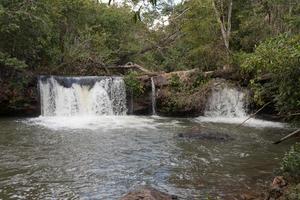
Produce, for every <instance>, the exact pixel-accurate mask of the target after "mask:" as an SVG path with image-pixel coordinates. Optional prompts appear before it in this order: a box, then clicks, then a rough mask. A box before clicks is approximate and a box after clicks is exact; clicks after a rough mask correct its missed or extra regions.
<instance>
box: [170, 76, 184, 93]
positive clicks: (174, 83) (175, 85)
mask: <svg viewBox="0 0 300 200" xmlns="http://www.w3.org/2000/svg"><path fill="white" fill-rule="evenodd" d="M170 87H171V88H172V89H173V90H177V91H179V90H181V87H182V83H181V80H180V77H179V76H178V75H177V74H172V76H171V78H170Z"/></svg>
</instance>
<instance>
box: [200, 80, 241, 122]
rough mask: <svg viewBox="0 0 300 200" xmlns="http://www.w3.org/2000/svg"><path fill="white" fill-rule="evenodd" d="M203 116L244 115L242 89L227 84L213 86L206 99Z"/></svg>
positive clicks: (231, 116) (239, 116)
mask: <svg viewBox="0 0 300 200" xmlns="http://www.w3.org/2000/svg"><path fill="white" fill-rule="evenodd" d="M208 102H209V104H208V105H207V106H206V110H205V116H207V117H228V118H233V117H238V118H242V117H246V116H247V113H246V99H245V94H244V92H242V91H239V90H237V89H236V88H234V87H228V86H227V85H221V87H216V88H214V91H213V92H212V95H211V97H210V98H209V99H208Z"/></svg>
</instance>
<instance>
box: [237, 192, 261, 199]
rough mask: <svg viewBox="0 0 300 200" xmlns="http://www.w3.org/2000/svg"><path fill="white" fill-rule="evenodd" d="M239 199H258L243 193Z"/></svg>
mask: <svg viewBox="0 0 300 200" xmlns="http://www.w3.org/2000/svg"><path fill="white" fill-rule="evenodd" d="M240 199H242V200H255V199H258V198H257V196H255V195H253V194H248V193H244V194H242V195H241V196H240Z"/></svg>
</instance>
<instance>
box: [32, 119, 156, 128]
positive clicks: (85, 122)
mask: <svg viewBox="0 0 300 200" xmlns="http://www.w3.org/2000/svg"><path fill="white" fill-rule="evenodd" d="M26 123H27V124H28V125H38V126H43V127H46V128H49V129H54V130H59V129H90V130H96V129H101V130H104V129H105V130H106V129H107V130H110V129H125V128H126V129H145V128H151V129H153V128H156V126H158V125H159V123H155V119H154V118H149V117H148V118H147V117H138V116H113V115H107V116H105V115H104V116H71V117H68V116H58V117H44V116H40V117H38V118H32V119H29V120H26Z"/></svg>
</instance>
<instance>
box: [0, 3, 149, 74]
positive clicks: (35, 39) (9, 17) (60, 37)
mask: <svg viewBox="0 0 300 200" xmlns="http://www.w3.org/2000/svg"><path fill="white" fill-rule="evenodd" d="M124 30H126V31H124ZM145 31H147V30H146V27H145V25H143V24H142V23H133V20H132V14H131V10H130V9H129V8H128V7H115V6H111V7H107V6H106V5H105V4H100V3H96V2H95V1H92V0H52V1H49V0H40V1H30V2H27V1H25V0H16V1H11V0H3V1H1V3H0V38H1V42H0V52H3V53H4V54H5V55H6V57H8V58H15V59H17V60H19V61H20V62H24V63H26V64H27V65H28V66H30V68H28V70H38V71H57V70H61V68H62V67H63V68H64V70H65V71H71V70H72V67H74V66H81V67H82V68H84V67H85V66H88V65H93V66H104V65H110V64H118V63H126V62H128V61H129V60H130V56H125V55H127V54H128V52H132V51H138V50H139V49H141V48H142V44H141V43H139V41H138V40H137V34H136V33H142V32H145ZM140 42H141V41H140ZM1 63H2V65H5V63H4V62H1ZM57 66H58V67H57ZM49 68H52V69H50V70H49Z"/></svg>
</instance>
